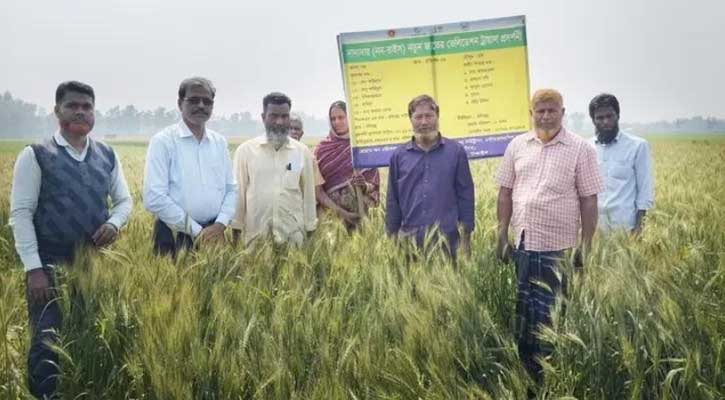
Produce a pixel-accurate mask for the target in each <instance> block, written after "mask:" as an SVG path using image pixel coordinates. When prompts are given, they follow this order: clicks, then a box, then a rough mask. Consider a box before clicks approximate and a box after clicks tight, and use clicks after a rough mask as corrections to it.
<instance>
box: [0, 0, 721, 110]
mask: <svg viewBox="0 0 725 400" xmlns="http://www.w3.org/2000/svg"><path fill="white" fill-rule="evenodd" d="M2 8H3V10H2V12H1V14H0V38H1V39H0V92H4V91H5V90H9V91H10V92H11V93H12V94H13V95H14V96H16V97H20V98H22V99H24V100H26V101H31V102H34V103H37V104H39V105H41V106H43V107H46V108H47V109H50V108H51V107H52V104H53V94H54V91H55V87H56V86H57V84H58V83H59V82H61V81H63V80H68V79H77V80H81V81H84V82H87V83H90V84H91V85H93V86H94V88H95V89H96V95H97V101H96V103H97V107H98V108H99V109H100V110H103V111H105V110H107V109H108V108H110V107H112V106H114V105H126V104H134V105H136V106H137V107H139V108H141V109H149V108H155V107H157V106H164V107H167V108H172V107H175V100H176V90H177V88H178V84H179V82H180V81H181V80H182V79H183V78H185V77H188V76H191V75H202V76H206V77H208V78H210V79H212V80H213V81H214V83H215V85H216V86H217V90H218V92H217V103H216V107H215V112H216V113H223V114H230V113H233V112H237V111H249V112H251V113H252V114H258V113H259V112H261V99H262V97H263V96H264V95H265V94H266V93H268V92H270V91H273V90H279V91H283V92H285V93H287V94H289V95H290V97H292V100H293V110H295V111H302V112H305V113H307V114H312V115H316V116H318V117H322V116H324V115H325V114H326V112H327V107H328V105H329V104H330V103H331V102H332V101H333V100H336V99H338V98H343V97H344V94H343V91H342V78H341V74H340V66H339V62H338V56H337V46H336V39H335V36H336V35H337V34H338V33H340V32H352V31H367V30H377V29H390V28H402V27H411V26H419V25H431V24H441V23H449V22H459V21H467V20H477V19H486V18H495V17H505V16H511V15H519V14H524V15H526V16H527V34H528V44H529V65H530V71H531V88H532V90H535V89H536V88H540V87H554V88H557V89H559V90H560V91H561V92H562V93H563V94H564V101H565V103H566V104H565V105H566V107H567V109H568V111H569V112H573V111H582V112H584V111H585V110H586V107H587V105H588V102H589V100H590V99H591V97H593V96H594V95H596V94H598V93H600V92H602V91H608V92H611V93H614V94H615V95H617V97H619V99H620V102H621V103H622V120H623V121H625V122H627V121H631V122H633V121H642V122H648V121H654V120H660V119H667V120H671V119H674V118H677V117H689V116H694V115H704V116H717V117H721V118H722V117H725V101H723V95H724V94H725V78H724V77H723V75H724V74H725V43H723V42H724V41H725V22H723V21H725V0H688V1H675V0H659V1H657V0H609V1H607V0H603V1H593V0H579V1H574V0H571V1H564V0H550V1H542V0H530V1H525V0H518V1H517V0H509V1H497V2H493V1H487V0H445V1H436V0H431V1H425V2H424V1H422V0H418V1H408V0H405V1H394V0H361V1H342V0H340V1H336V2H333V1H317V0H309V1H289V2H283V1H258V2H257V1H250V0H241V1H234V0H227V1H214V0H207V1H189V0H173V1H170V0H169V1H166V0H163V1H162V0H76V1H72V2H66V1H48V0H37V1H27V0H4V1H3V7H2Z"/></svg>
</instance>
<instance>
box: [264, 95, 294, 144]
mask: <svg viewBox="0 0 725 400" xmlns="http://www.w3.org/2000/svg"><path fill="white" fill-rule="evenodd" d="M289 112H290V107H289V104H287V103H284V104H273V103H270V104H267V110H266V111H265V112H263V113H262V121H263V122H264V129H265V130H266V131H267V139H268V140H269V141H270V142H271V143H272V144H273V145H275V147H279V146H280V145H281V144H283V143H285V142H286V141H287V135H289Z"/></svg>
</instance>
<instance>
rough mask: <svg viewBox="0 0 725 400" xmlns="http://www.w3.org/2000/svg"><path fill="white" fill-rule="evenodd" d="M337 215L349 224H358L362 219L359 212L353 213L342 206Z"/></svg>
mask: <svg viewBox="0 0 725 400" xmlns="http://www.w3.org/2000/svg"><path fill="white" fill-rule="evenodd" d="M337 215H338V216H339V217H340V218H342V219H343V220H344V221H345V222H347V223H349V224H353V225H354V224H357V223H358V222H359V221H360V215H359V214H356V213H353V212H350V211H347V210H344V209H342V208H340V209H339V210H338V211H337Z"/></svg>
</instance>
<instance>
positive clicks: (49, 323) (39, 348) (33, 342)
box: [25, 266, 63, 398]
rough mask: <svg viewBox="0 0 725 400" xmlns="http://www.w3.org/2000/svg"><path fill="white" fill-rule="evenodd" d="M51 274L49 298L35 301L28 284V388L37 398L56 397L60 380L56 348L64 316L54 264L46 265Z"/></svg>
mask: <svg viewBox="0 0 725 400" xmlns="http://www.w3.org/2000/svg"><path fill="white" fill-rule="evenodd" d="M42 271H43V273H45V274H46V276H47V277H48V282H49V283H50V290H49V291H48V299H47V300H45V301H34V300H33V299H32V298H31V297H30V290H29V288H28V287H27V282H26V292H25V297H26V300H27V303H28V322H29V326H30V334H31V337H30V348H29V349H28V388H29V389H30V393H31V394H32V395H33V396H35V397H37V398H43V397H44V396H45V397H47V398H54V396H55V395H56V394H55V392H56V387H57V383H58V374H59V373H60V370H59V368H58V354H56V352H55V351H54V350H53V349H52V346H53V345H56V344H57V343H58V339H59V337H58V331H59V330H60V328H61V325H62V322H63V318H62V315H61V312H60V306H59V305H58V291H57V289H56V279H55V273H54V271H53V269H52V268H50V267H47V266H46V267H43V268H42Z"/></svg>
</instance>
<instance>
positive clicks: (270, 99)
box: [262, 92, 292, 112]
mask: <svg viewBox="0 0 725 400" xmlns="http://www.w3.org/2000/svg"><path fill="white" fill-rule="evenodd" d="M270 104H277V105H281V104H287V105H288V106H289V107H290V108H292V100H291V99H290V98H289V97H288V96H287V95H286V94H284V93H281V92H272V93H270V94H268V95H266V96H264V99H262V112H267V106H268V105H270Z"/></svg>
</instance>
